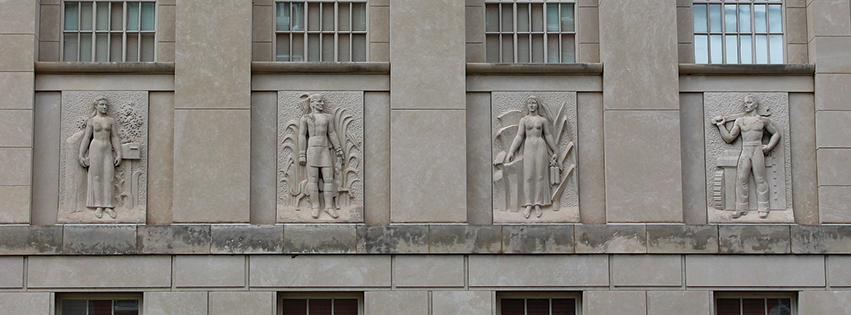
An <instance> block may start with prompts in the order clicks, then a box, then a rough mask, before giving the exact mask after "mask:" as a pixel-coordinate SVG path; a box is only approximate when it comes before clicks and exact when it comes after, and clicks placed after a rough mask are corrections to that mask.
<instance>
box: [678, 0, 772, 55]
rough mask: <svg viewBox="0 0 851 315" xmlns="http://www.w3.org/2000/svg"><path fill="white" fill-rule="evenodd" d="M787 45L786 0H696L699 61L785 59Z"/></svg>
mask: <svg viewBox="0 0 851 315" xmlns="http://www.w3.org/2000/svg"><path fill="white" fill-rule="evenodd" d="M784 47H785V45H784V42H783V2H782V1H779V0H756V1H753V0H752V1H747V0H739V1H735V0H711V1H694V59H695V63H729V64H734V63H741V64H754V63H756V64H768V63H774V64H777V63H783V62H784V58H783V55H784V52H783V51H784Z"/></svg>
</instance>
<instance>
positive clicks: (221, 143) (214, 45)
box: [173, 0, 252, 223]
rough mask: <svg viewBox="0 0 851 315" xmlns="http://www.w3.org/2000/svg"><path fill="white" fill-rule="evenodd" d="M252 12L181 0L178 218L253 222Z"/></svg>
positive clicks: (247, 7) (221, 2)
mask: <svg viewBox="0 0 851 315" xmlns="http://www.w3.org/2000/svg"><path fill="white" fill-rule="evenodd" d="M251 11H252V5H251V2H245V1H227V0H211V1H191V0H177V8H176V19H175V20H176V22H177V25H176V28H175V73H174V81H175V82H174V90H175V91H174V188H173V191H174V210H173V219H174V222H175V223H187V222H249V185H250V184H249V177H250V175H249V174H250V160H251V159H250V154H249V153H250V144H251V138H250V129H251V127H250V120H251V111H250V102H251V33H252V31H251V21H252V18H251V15H252V14H251Z"/></svg>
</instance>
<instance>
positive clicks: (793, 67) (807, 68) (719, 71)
mask: <svg viewBox="0 0 851 315" xmlns="http://www.w3.org/2000/svg"><path fill="white" fill-rule="evenodd" d="M679 68H680V75H741V74H746V75H813V74H815V73H816V65H813V64H779V65H778V64H775V65H738V64H736V65H719V64H682V63H681V64H680V65H679Z"/></svg>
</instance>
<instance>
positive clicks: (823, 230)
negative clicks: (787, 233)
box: [791, 225, 851, 254]
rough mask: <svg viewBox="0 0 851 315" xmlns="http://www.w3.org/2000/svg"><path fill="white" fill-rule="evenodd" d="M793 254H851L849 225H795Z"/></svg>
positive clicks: (793, 227)
mask: <svg viewBox="0 0 851 315" xmlns="http://www.w3.org/2000/svg"><path fill="white" fill-rule="evenodd" d="M791 234H792V253H793V254H851V226H849V225H820V226H817V225H809V226H808V225H793V226H791Z"/></svg>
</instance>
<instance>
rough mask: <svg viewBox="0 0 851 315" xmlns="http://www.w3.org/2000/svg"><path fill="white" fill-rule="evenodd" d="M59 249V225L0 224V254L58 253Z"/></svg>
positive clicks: (60, 242) (60, 234) (60, 231)
mask: <svg viewBox="0 0 851 315" xmlns="http://www.w3.org/2000/svg"><path fill="white" fill-rule="evenodd" d="M61 249H62V226H61V225H30V226H20V225H18V226H0V254H4V255H38V254H58V253H59V252H60V251H61Z"/></svg>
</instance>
